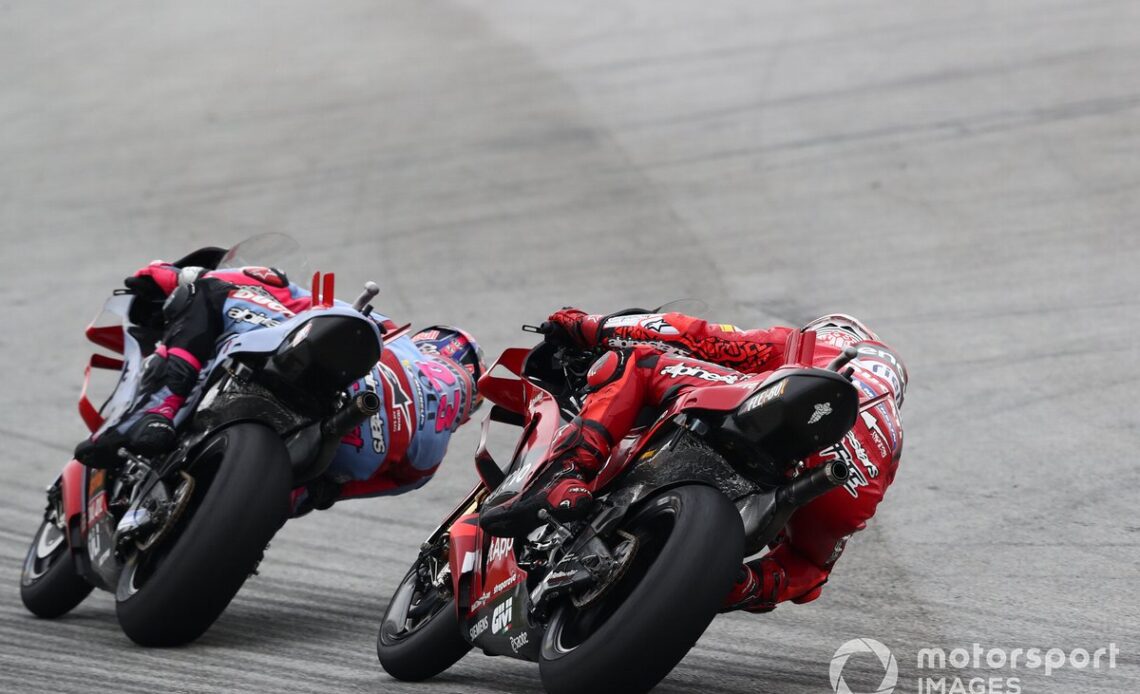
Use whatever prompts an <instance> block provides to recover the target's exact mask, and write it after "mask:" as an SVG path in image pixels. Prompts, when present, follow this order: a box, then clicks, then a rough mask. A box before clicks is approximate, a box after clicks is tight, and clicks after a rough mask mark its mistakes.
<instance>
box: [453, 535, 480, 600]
mask: <svg viewBox="0 0 1140 694" xmlns="http://www.w3.org/2000/svg"><path fill="white" fill-rule="evenodd" d="M447 535H448V540H449V542H448V549H447V552H448V557H447V558H448V563H449V564H451V589H452V591H453V593H452V594H453V595H460V594H461V593H460V592H459V581H460V580H461V579H462V578H463V568H464V564H465V563H466V562H467V561H468V560H467V556H468V555H471V557H472V559H471V560H470V561H471V562H472V564H474V563H475V558H474V557H475V551H476V548H477V547H478V541H479V535H480V531H479V514H477V513H469V514H467V515H465V516H460V517H459V519H458V520H457V521H455V522H454V523H452V525H451V527H450V528H448V530H447ZM457 607H458V605H457ZM461 616H462V615H461Z"/></svg>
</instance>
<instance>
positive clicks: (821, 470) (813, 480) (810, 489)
mask: <svg viewBox="0 0 1140 694" xmlns="http://www.w3.org/2000/svg"><path fill="white" fill-rule="evenodd" d="M850 476H851V471H850V470H848V469H847V464H846V463H844V462H843V461H841V460H832V461H831V462H828V463H825V464H823V465H820V466H818V467H814V468H812V469H810V470H808V471H807V472H805V473H804V474H802V475H800V476H799V477H797V478H795V479H794V480H792V481H791V482H789V483H788V484H787V485H785V486H783V487H781V488H780V490H779V492H777V494H776V505H777V506H792V507H798V506H803V505H804V504H806V503H808V502H809V501H812V500H813V499H815V498H816V497H818V496H821V495H822V494H824V493H826V492H829V491H831V490H832V489H835V488H836V487H838V486H840V485H842V484H844V483H845V482H847V478H848V477H850Z"/></svg>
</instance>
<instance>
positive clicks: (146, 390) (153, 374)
mask: <svg viewBox="0 0 1140 694" xmlns="http://www.w3.org/2000/svg"><path fill="white" fill-rule="evenodd" d="M225 252H226V251H225V250H224V249H219V248H204V249H200V250H198V251H195V252H194V253H191V254H190V255H188V256H187V257H185V258H183V259H181V260H178V261H175V262H174V263H166V262H163V261H155V262H153V263H151V264H150V265H147V266H146V267H144V268H142V269H140V270H139V271H138V272H136V273H135V274H134V275H133V276H132V277H128V278H127V279H126V280H125V281H124V284H125V285H126V286H127V289H128V290H129V291H130V292H131V293H133V294H134V295H135V297H134V300H133V301H132V308H131V316H130V318H131V321H132V323H134V324H135V325H138V326H140V327H141V328H142V329H143V330H146V331H148V332H150V334H151V335H152V336H153V337H154V338H159V337H160V338H161V340H160V341H159V342H157V344H156V345H155V348H154V354H153V355H152V356H150V357H149V358H148V359H147V361H146V362H145V366H144V372H143V378H142V382H141V385H140V388H139V392H138V394H137V395H136V396H135V400H134V404H133V405H132V407H131V408H130V409H129V410H128V411H127V412H126V413H125V414H123V415H122V416H121V417H119V418H118V419H117V420H115V421H110V422H107V423H106V424H105V425H104V426H103V427H102V429H100V430H99V431H98V432H96V433H95V434H93V435H92V436H91V437H89V438H87V439H85V440H84V441H82V442H80V444H79V445H78V446H77V447H76V450H75V457H76V459H77V460H79V461H80V462H81V463H83V464H85V465H88V466H91V467H97V468H115V467H117V466H118V465H119V464H121V462H122V460H121V458H120V457H119V454H118V451H119V449H120V448H126V449H127V450H129V451H131V452H133V453H136V454H139V455H144V456H153V455H158V454H161V453H164V452H166V451H167V450H169V449H171V448H172V447H173V446H174V443H175V441H176V436H177V434H176V417H177V415H178V413H179V411H180V410H181V409H182V407H183V404H184V403H185V401H186V400H187V398H188V397H189V396H190V395H191V392H192V391H193V390H194V388H195V386H196V385H197V383H198V376H199V373H200V372H201V370H202V368H203V367H204V366H205V365H206V364H207V362H209V361H210V360H211V359H213V357H214V355H215V353H216V350H217V345H218V344H220V343H221V341H222V340H224V339H226V338H228V337H229V336H231V335H235V334H238V333H242V332H246V331H249V330H256V329H259V328H264V327H273V326H276V325H279V324H280V323H281V322H282V321H284V320H287V319H288V318H290V317H292V316H294V315H296V314H297V313H300V312H301V311H305V310H308V309H309V308H311V307H312V303H313V302H312V296H311V294H310V293H309V292H308V291H307V290H305V289H303V288H301V287H300V286H298V285H296V284H293V283H292V282H290V281H289V280H288V279H287V278H286V276H285V275H284V273H282V272H281V271H279V270H277V269H273V268H264V267H243V268H231V269H223V270H210V269H208V268H212V267H215V266H216V265H217V264H218V262H219V260H220V259H221V258H222V255H223V254H224V253H225ZM370 317H371V318H372V319H373V320H375V321H377V323H378V324H379V325H380V326H381V327H382V328H384V329H386V330H394V329H395V328H396V325H395V324H394V323H393V322H392V321H391V320H389V319H387V318H386V317H384V316H381V315H379V314H378V313H376V312H372V314H371V316H370ZM148 344H149V342H148ZM144 349H146V347H144ZM483 369H484V365H483V359H482V350H481V349H480V348H479V345H478V344H477V343H476V342H475V340H474V338H472V337H471V336H470V335H469V334H467V333H466V332H465V331H463V330H460V329H458V328H452V327H448V326H433V327H431V328H427V329H425V330H421V331H420V332H418V333H416V334H414V335H412V336H410V337H409V336H400V337H396V338H395V339H392V340H389V341H388V342H387V343H386V344H385V346H384V349H383V351H382V352H381V356H380V361H379V362H378V363H377V364H376V365H375V366H374V367H373V368H372V371H371V372H370V373H369V374H368V375H366V376H365V377H364V378H362V379H360V380H359V381H357V382H356V383H355V384H354V385H353V386H352V389H353V391H354V392H355V391H358V390H361V389H370V390H372V391H374V392H376V394H377V395H379V396H380V398H381V402H382V403H383V406H382V407H381V409H380V412H378V413H377V414H376V415H374V416H373V417H372V418H371V419H370V420H368V421H366V422H365V423H364V425H362V426H361V427H359V428H358V429H357V430H356V431H355V432H352V433H350V434H349V435H348V436H346V437H345V438H344V439H343V440H342V443H341V445H340V446H339V448H338V449H337V453H336V455H335V456H334V457H333V460H332V462H331V463H330V465H329V469H328V470H327V471H326V472H325V473H324V474H323V475H322V476H321V477H318V478H317V479H316V480H313V481H311V482H309V483H308V484H307V485H306V487H304V488H299V489H296V490H294V493H293V511H294V515H301V514H303V513H305V512H308V511H310V510H312V509H314V508H316V509H324V508H328V507H329V506H331V505H332V504H333V502H335V501H337V500H339V499H345V498H356V497H367V496H377V495H388V494H402V493H405V492H409V491H412V490H413V489H416V488H418V487H420V486H422V485H423V484H425V483H426V482H427V481H428V480H429V479H431V477H432V476H433V475H434V474H435V471H436V470H437V468H438V467H439V464H440V462H441V461H442V460H443V457H444V453H445V452H446V450H447V443H448V440H449V438H450V436H451V434H452V432H454V431H455V429H457V428H458V427H459V425H461V424H463V423H464V422H466V421H468V420H469V419H470V417H471V413H472V412H473V411H474V410H475V409H476V408H477V407H478V406H479V405H480V403H481V402H482V398H481V396H479V394H478V391H477V388H476V383H477V381H478V379H479V376H480V375H481V374H482V372H483Z"/></svg>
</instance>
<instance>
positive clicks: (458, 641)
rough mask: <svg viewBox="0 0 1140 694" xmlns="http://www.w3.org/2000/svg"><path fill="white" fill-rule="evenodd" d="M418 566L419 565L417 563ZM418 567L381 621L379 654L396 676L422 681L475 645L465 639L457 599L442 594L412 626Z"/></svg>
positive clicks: (406, 680) (398, 591) (383, 665)
mask: <svg viewBox="0 0 1140 694" xmlns="http://www.w3.org/2000/svg"><path fill="white" fill-rule="evenodd" d="M417 566H418V565H417ZM416 568H417V567H415V566H413V567H412V570H411V571H409V572H408V574H407V575H406V576H404V580H402V581H400V587H399V588H398V589H397V590H396V594H395V595H393V596H392V600H391V601H390V602H389V603H388V609H387V610H385V611H384V619H383V621H381V622H380V632H379V634H377V636H376V657H377V658H378V659H379V660H380V665H381V666H382V667H383V668H384V671H385V672H387V673H388V674H389V675H391V676H392V677H395V678H396V679H398V680H403V681H405V682H419V681H422V680H426V679H429V678H431V677H435V676H436V675H438V674H439V673H441V672H443V671H444V670H446V669H447V668H449V667H451V666H452V665H454V664H455V663H456V662H458V661H459V659H460V658H462V657H463V656H464V655H466V653H467V651H470V650H471V644H470V643H468V642H467V640H466V639H464V638H463V632H462V627H460V625H459V614H458V612H457V611H456V608H455V599H454V598H446V599H444V598H443V597H442V596H438V594H436V597H435V598H434V599H435V600H436V601H437V603H436V604H435V605H434V606H432V607H431V608H430V610H429V614H428V615H427V616H426V617H425V618H423V619H422V620H420V621H419V622H418V623H416V624H415V625H414V626H413V627H412V628H410V629H409V628H408V626H407V623H408V611H409V609H410V607H411V604H412V600H413V599H414V597H415V592H416V590H417V583H418V579H417V577H416Z"/></svg>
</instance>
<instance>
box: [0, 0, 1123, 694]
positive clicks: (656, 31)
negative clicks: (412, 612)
mask: <svg viewBox="0 0 1140 694" xmlns="http://www.w3.org/2000/svg"><path fill="white" fill-rule="evenodd" d="M1138 36H1140V5H1138V4H1137V3H1135V2H1129V1H1112V0H1110V1H1104V2H1097V1H1085V0H1065V1H1057V0H1043V1H1039V2H1029V1H1026V0H1010V1H1008V2H1001V3H987V2H960V1H957V0H953V1H938V2H923V3H904V2H885V1H883V0H875V1H873V2H867V3H846V2H840V1H813V2H778V3H777V2H763V3H761V2H750V1H739V2H700V3H698V2H690V3H682V2H674V1H670V2H661V1H660V0H653V1H650V0H646V1H644V2H640V3H634V2H615V1H614V0H604V1H603V0H590V1H587V2H573V3H549V2H544V3H535V2H525V1H521V0H520V1H517V2H437V1H430V2H406V3H376V2H350V1H348V0H346V1H344V2H336V3H240V4H239V3H230V2H214V1H211V2H206V1H202V2H194V3H179V4H173V3H117V2H103V3H71V4H66V5H56V4H54V3H50V2H22V3H15V2H0V239H2V251H0V306H3V309H2V312H3V313H2V316H3V320H2V321H0V324H2V325H3V330H2V331H0V354H2V362H0V363H2V364H3V370H4V371H3V373H4V375H3V388H2V389H0V442H2V449H3V453H4V454H3V463H2V465H3V468H2V470H3V489H4V495H3V497H4V500H3V503H2V504H0V566H2V567H3V571H2V574H0V576H2V577H3V581H0V690H5V691H13V692H31V691H66V692H79V691H83V692H89V691H99V690H103V691H118V692H154V691H196V692H197V691H202V692H221V691H274V692H310V691H337V692H349V691H352V692H416V693H422V694H429V693H432V692H471V693H474V692H490V691H508V692H520V693H521V692H539V691H540V684H539V680H538V677H537V669H536V668H535V667H534V666H532V665H530V664H527V663H521V662H517V661H511V660H507V659H504V658H496V659H491V658H487V657H484V656H482V655H478V654H472V655H469V656H467V657H466V658H465V659H464V660H462V661H461V662H460V663H459V664H457V665H456V666H455V667H453V668H452V669H451V670H450V671H448V672H447V673H446V674H444V675H443V676H441V677H439V678H437V679H436V680H435V681H433V682H431V683H425V684H420V685H407V684H401V683H398V682H394V681H393V680H391V679H390V678H389V677H387V675H385V673H384V672H383V671H382V670H381V669H380V668H379V666H378V664H377V662H376V659H375V654H374V650H373V649H374V640H375V634H376V628H377V624H378V621H379V618H380V615H381V614H382V612H383V610H384V607H385V605H386V603H387V599H388V597H389V596H390V594H391V593H392V592H393V590H394V588H395V585H396V582H397V581H398V580H399V578H400V577H401V575H402V574H403V573H404V571H405V568H406V567H407V566H408V564H409V562H410V561H411V560H412V558H413V557H414V555H415V552H416V547H417V545H418V543H419V542H420V541H421V539H422V538H423V537H424V536H425V535H426V534H427V533H428V532H429V531H430V529H431V528H432V527H434V524H435V523H436V522H437V521H438V519H439V518H440V516H442V514H444V513H445V512H446V511H447V510H448V508H450V506H451V504H452V503H453V502H454V501H455V500H456V499H457V497H459V496H460V495H461V494H462V493H464V492H465V491H466V490H467V489H468V488H469V486H470V485H471V484H472V481H473V479H474V474H473V470H472V466H471V462H470V454H471V452H472V450H473V448H474V441H475V435H476V431H475V429H476V427H474V426H469V427H467V428H465V429H464V430H463V431H462V432H461V433H460V434H459V435H458V436H457V437H456V439H455V441H454V445H453V447H452V452H451V454H450V456H449V458H448V460H447V461H446V462H445V464H444V466H443V469H442V471H441V472H440V473H439V475H438V476H437V478H436V479H435V480H434V481H433V482H432V483H431V484H430V485H428V486H427V487H426V488H424V489H423V490H421V491H420V492H417V493H415V494H412V495H408V496H405V497H401V498H393V499H378V500H369V501H358V502H350V503H345V504H342V505H340V506H338V507H336V508H335V509H333V510H331V511H329V512H327V513H321V514H318V515H315V516H311V517H307V518H304V519H302V520H300V521H298V522H295V523H290V524H289V525H288V526H287V527H286V528H285V529H284V530H283V531H282V532H281V533H280V535H279V536H278V537H277V538H276V539H275V540H274V541H273V544H272V548H271V550H270V552H269V554H268V557H267V559H266V560H265V562H264V563H263V564H262V566H261V574H260V575H259V576H257V577H256V578H255V579H253V580H251V581H250V582H249V583H248V584H247V585H246V587H245V588H244V589H243V591H242V592H241V594H240V595H239V596H238V597H237V598H236V600H235V601H234V602H233V604H232V605H231V606H230V608H229V610H228V611H227V612H226V614H225V615H224V616H223V617H222V618H221V620H220V621H219V622H218V623H217V624H216V626H215V627H214V628H213V629H212V630H211V631H210V632H209V633H208V634H207V635H206V636H205V637H204V638H202V639H201V640H200V641H199V642H197V643H195V644H194V645H192V646H190V647H186V648H180V649H174V650H162V651H148V650H143V649H140V648H138V647H135V646H134V645H133V644H131V643H130V642H129V641H128V640H127V639H126V638H125V637H124V636H123V635H122V634H121V633H120V632H119V630H118V627H117V625H116V622H115V619H114V610H113V603H112V601H111V599H110V597H109V596H108V595H106V594H98V595H94V596H92V598H91V599H89V600H88V601H87V602H86V603H84V604H83V605H82V606H80V607H79V608H78V609H77V610H75V612H74V613H72V614H71V615H69V616H67V617H66V618H64V619H60V620H58V621H55V622H48V621H40V620H36V619H34V618H32V617H30V616H29V615H27V614H26V613H25V612H24V610H23V608H22V606H21V605H20V601H19V597H18V591H17V582H18V579H17V575H18V570H19V564H20V561H21V559H22V557H23V554H24V551H25V548H26V546H27V542H28V541H29V539H30V534H31V532H32V530H33V527H34V526H35V524H36V520H37V517H38V514H39V512H40V510H41V508H42V495H41V490H42V489H43V487H44V486H45V485H46V484H48V483H49V482H50V481H51V479H52V478H53V476H54V475H55V474H56V472H57V470H58V469H59V467H60V466H61V465H62V464H63V462H64V461H65V460H66V459H67V457H68V452H69V451H70V449H71V447H72V445H73V443H74V442H75V441H76V440H78V439H79V437H80V436H81V434H82V428H81V425H80V421H79V418H78V417H77V416H76V413H75V406H74V401H75V397H76V394H77V391H78V388H79V384H80V379H81V372H82V366H83V363H84V359H85V355H86V354H87V351H86V348H85V346H84V344H83V342H82V339H81V332H82V328H83V326H84V325H85V323H86V321H87V319H88V318H90V316H91V315H92V314H93V313H94V312H95V311H96V309H97V308H98V306H99V305H100V303H101V301H102V299H103V297H104V295H105V294H106V293H107V291H108V290H109V289H110V288H111V287H112V286H113V285H114V284H115V283H117V282H118V280H119V278H121V277H122V276H123V275H124V274H125V273H127V272H129V271H131V270H132V269H133V268H135V267H136V266H138V265H140V264H142V263H145V262H146V261H148V260H150V259H152V258H156V257H167V258H169V257H172V256H177V255H180V254H181V253H182V252H184V251H185V250H186V249H189V248H192V247H195V246H196V245H200V244H207V243H219V244H228V243H231V242H233V241H235V240H237V239H240V238H242V237H244V236H247V235H249V234H252V233H257V232H261V231H285V232H288V233H291V234H293V235H295V236H297V237H299V238H302V239H303V240H304V242H305V244H306V246H307V248H308V249H309V255H310V259H311V261H312V263H313V265H314V266H316V267H319V268H321V269H325V270H335V271H336V272H337V273H338V276H339V278H340V287H341V293H342V295H348V294H351V293H353V291H354V289H353V288H354V287H355V286H356V285H358V283H359V282H362V281H364V280H365V279H369V278H372V279H376V280H377V281H379V282H380V284H381V285H382V287H383V294H382V296H381V298H380V300H379V305H380V306H381V307H382V309H383V310H384V311H385V312H387V313H389V314H390V315H392V316H394V317H395V318H397V319H398V320H408V321H413V322H415V323H416V324H418V325H425V324H429V323H433V322H447V323H455V324H459V325H463V326H468V327H469V328H470V329H471V330H472V331H474V332H475V333H476V334H477V335H478V337H479V338H480V339H481V340H482V342H483V345H484V346H485V348H486V350H487V352H488V354H490V355H494V354H496V353H497V352H498V351H500V350H501V349H502V348H504V347H507V346H512V345H519V344H528V341H527V336H526V335H524V334H523V333H520V332H519V331H518V326H519V325H520V324H521V323H523V322H533V321H538V320H540V319H541V318H542V317H543V316H545V315H546V314H547V313H548V312H549V311H550V310H551V309H553V308H557V307H560V306H563V305H567V304H574V305H579V306H582V307H585V308H587V309H591V310H595V311H599V312H606V311H610V310H613V309H617V308H621V307H625V306H629V305H638V304H642V305H645V304H648V305H654V304H657V303H660V302H663V301H665V300H668V299H673V298H678V297H699V298H701V299H703V300H704V301H705V302H707V304H708V305H709V307H710V308H709V311H708V313H709V315H710V317H715V318H716V319H718V320H721V321H731V322H734V323H737V324H740V325H747V326H757V325H769V324H773V323H782V324H800V323H802V322H804V321H806V320H807V319H809V318H811V317H813V316H815V315H818V314H821V313H823V312H827V311H831V310H844V311H847V312H850V313H854V314H857V315H859V316H861V317H863V318H864V319H865V320H866V321H867V322H869V323H870V324H871V325H872V326H874V327H875V328H876V329H877V330H878V331H879V332H880V333H881V335H883V336H884V337H885V338H886V339H887V340H888V341H889V342H891V343H892V344H893V345H895V346H896V347H897V349H898V350H899V352H901V354H903V355H904V356H905V358H906V359H907V361H908V365H909V369H910V374H911V387H910V390H909V394H908V398H907V402H906V407H905V408H904V412H903V414H904V418H905V421H906V426H907V443H906V451H905V453H904V456H903V464H902V467H901V468H900V471H899V474H898V478H897V482H896V484H895V485H894V486H893V487H892V489H891V490H890V493H889V495H888V497H887V500H886V502H885V504H884V505H883V506H882V507H881V510H880V513H879V514H878V515H877V516H876V518H874V519H873V521H872V522H871V524H870V526H869V527H868V528H867V530H866V531H865V532H862V533H860V534H859V535H858V536H857V537H856V538H855V539H854V540H853V541H852V542H851V544H850V547H849V549H848V552H847V554H846V555H845V556H844V557H843V559H842V560H841V561H840V563H839V565H838V566H837V569H836V571H835V573H834V575H833V578H832V580H831V582H830V584H829V585H828V586H827V588H826V590H825V592H824V597H823V598H822V599H821V600H819V601H817V602H816V603H814V604H812V605H807V606H784V607H780V608H779V609H777V610H776V611H775V612H774V613H772V614H769V615H765V616H748V615H731V616H725V617H721V618H718V619H717V620H716V622H715V623H714V624H713V626H712V627H711V628H710V630H709V631H708V632H707V633H706V635H705V636H704V638H702V639H701V641H700V642H699V643H698V644H697V646H696V647H695V648H694V649H693V651H692V652H691V653H690V654H689V656H688V657H687V658H686V659H685V660H684V661H683V662H682V663H681V664H680V665H679V666H678V667H677V669H676V670H675V671H674V672H673V674H672V675H670V677H669V678H668V679H667V680H665V682H664V683H663V684H662V685H661V686H660V691H663V692H683V691H702V692H716V693H724V694H728V693H730V692H733V693H735V692H740V693H745V692H747V693H749V694H756V693H760V692H803V693H809V692H828V691H831V690H832V688H831V685H830V683H829V681H828V665H829V662H830V660H831V657H832V654H833V653H834V652H835V650H836V648H837V647H839V645H840V644H842V643H844V642H845V641H847V640H849V639H852V638H857V637H868V638H873V639H877V640H880V641H882V642H883V643H885V644H887V645H888V646H889V647H890V648H891V649H893V651H894V653H895V655H896V657H897V658H898V667H899V685H898V689H897V691H914V689H915V687H916V678H917V677H918V676H919V675H925V676H930V675H934V676H936V677H942V676H963V677H966V678H968V677H970V676H985V677H993V676H996V677H1002V678H1004V677H1009V676H1017V677H1019V678H1020V687H1021V690H1022V691H1023V692H1027V693H1029V692H1128V691H1138V690H1140V665H1138V663H1140V660H1138V655H1137V653H1138V650H1140V629H1138V627H1137V624H1138V623H1140V608H1138V605H1140V600H1138V595H1140V589H1138V587H1137V586H1138V581H1137V579H1138V578H1140V575H1138V574H1140V572H1138V560H1140V551H1138V545H1140V513H1138V512H1137V502H1138V501H1140V493H1138V491H1137V489H1138V487H1140V471H1138V467H1137V450H1138V448H1140V432H1138V428H1137V416H1136V395H1135V393H1136V391H1137V386H1138V385H1140V377H1138V376H1137V374H1136V371H1135V364H1136V361H1137V359H1136V357H1137V356H1140V353H1138V348H1137V342H1138V339H1140V330H1138V329H1137V327H1136V325H1137V324H1136V319H1137V313H1138V311H1140V300H1138V298H1137V296H1138V293H1140V279H1138V277H1140V275H1138V273H1137V272H1136V268H1137V267H1138V266H1140V234H1138V231H1137V219H1140V202H1138V201H1140V164H1138V160H1137V153H1140V120H1138V117H1140V42H1138V41H1137V37H1138ZM1110 642H1111V643H1115V644H1116V645H1117V647H1118V648H1119V650H1120V655H1119V656H1118V657H1117V659H1116V667H1115V668H1114V669H1107V668H1106V667H1104V665H1103V664H1102V668H1101V669H1100V670H1093V669H1091V668H1086V669H1084V670H1076V669H1073V668H1071V667H1066V668H1063V669H1061V670H1059V671H1056V672H1053V673H1052V675H1051V676H1049V677H1046V676H1045V675H1044V673H1043V671H1042V670H1041V669H1037V670H1025V669H1021V670H1018V671H1010V670H1009V669H1008V668H1006V669H997V670H988V669H985V668H982V669H981V670H979V671H973V670H971V669H967V670H964V671H956V670H953V669H948V670H946V671H939V672H929V671H922V672H920V671H918V670H917V663H916V653H917V651H918V649H919V648H923V647H942V648H944V649H946V650H949V649H952V648H955V647H963V646H964V647H967V648H969V647H971V645H972V644H973V643H980V644H981V645H982V646H983V647H986V648H989V647H1000V648H1005V649H1012V648H1017V647H1020V648H1029V647H1040V648H1050V647H1056V648H1062V649H1065V650H1070V649H1074V648H1085V649H1088V650H1090V651H1092V650H1094V649H1096V648H1099V647H1106V646H1107V645H1108V644H1109V643H1110ZM882 673H883V669H882V667H881V666H880V665H879V663H878V661H877V660H876V659H875V658H874V657H872V656H869V655H859V656H854V657H853V658H852V659H851V660H850V661H849V662H848V664H847V667H846V669H845V670H844V672H843V675H844V677H845V679H846V681H847V683H848V685H849V686H850V687H851V689H853V690H855V691H860V690H862V691H867V690H871V689H873V688H874V687H875V686H876V685H877V683H878V682H879V681H880V679H881V677H882ZM952 684H953V682H952V680H949V681H948V683H947V685H946V686H947V687H950V686H952ZM948 691H949V689H948Z"/></svg>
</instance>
